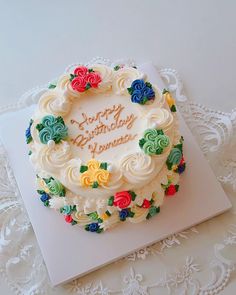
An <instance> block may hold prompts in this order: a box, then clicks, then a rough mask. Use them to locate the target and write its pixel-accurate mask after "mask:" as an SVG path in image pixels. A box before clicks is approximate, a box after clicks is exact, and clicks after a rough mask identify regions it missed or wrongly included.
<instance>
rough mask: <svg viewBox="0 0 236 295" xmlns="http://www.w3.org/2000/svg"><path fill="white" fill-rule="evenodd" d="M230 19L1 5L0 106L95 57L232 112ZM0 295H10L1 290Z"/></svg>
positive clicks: (235, 36)
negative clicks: (164, 79) (170, 79)
mask: <svg viewBox="0 0 236 295" xmlns="http://www.w3.org/2000/svg"><path fill="white" fill-rule="evenodd" d="M235 11H236V1H233V0H231V1H230V0H228V1H214V0H211V1H210V0H205V1H203V0H198V1H189V0H185V1H184V0H179V1H174V0H172V1H170V0H163V1H154V0H153V1H150V0H149V1H144V0H143V1H140V0H139V1H137V0H136V1H135V0H132V1H131V0H122V1H110V0H106V1H104V0H103V1H102V0H101V1H91V0H89V1H88V0H87V1H78V0H73V1H72V0H70V1H65V0H64V1H59V0H57V1H42V0H41V1H37V2H36V1H29V0H22V1H7V0H0V53H1V54H0V106H3V105H7V104H9V103H12V102H15V101H16V100H17V99H18V98H19V96H20V95H21V94H22V93H23V92H25V91H26V90H28V89H29V88H32V87H34V86H37V85H41V84H44V83H46V82H47V81H48V80H50V79H52V78H54V77H55V76H57V75H58V73H60V72H62V71H63V70H64V68H65V66H66V65H68V64H70V63H72V62H75V61H86V60H89V59H91V57H94V56H97V55H99V56H103V57H108V58H111V59H117V58H120V57H132V58H134V59H136V60H137V61H140V62H142V61H147V60H152V61H153V62H154V63H155V64H156V65H158V66H159V67H160V68H163V67H171V68H175V69H177V70H178V72H179V74H180V76H181V77H182V80H183V81H184V85H185V92H186V94H187V95H188V97H190V98H192V99H194V100H195V101H197V102H199V103H204V104H205V105H207V106H209V107H212V108H215V109H219V110H222V111H230V110H231V109H232V108H234V107H235V104H236V103H235V101H236V100H235V98H236V87H235V65H236V58H235V53H236V33H235V27H236V18H235ZM230 289H231V291H232V285H231V287H230ZM1 293H2V294H4V295H5V294H6V295H8V294H11V293H10V291H8V289H7V288H5V287H2V286H1ZM222 294H233V293H227V291H225V292H223V293H222Z"/></svg>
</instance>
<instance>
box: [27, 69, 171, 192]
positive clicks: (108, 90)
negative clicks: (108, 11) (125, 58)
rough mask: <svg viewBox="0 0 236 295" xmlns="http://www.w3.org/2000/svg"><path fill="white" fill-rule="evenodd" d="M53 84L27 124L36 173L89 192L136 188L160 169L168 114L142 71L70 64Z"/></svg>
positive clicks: (168, 131) (168, 144) (166, 147)
mask: <svg viewBox="0 0 236 295" xmlns="http://www.w3.org/2000/svg"><path fill="white" fill-rule="evenodd" d="M54 86H55V87H54ZM54 86H53V88H52V89H49V90H48V91H46V92H45V93H44V94H43V95H42V97H41V98H40V101H39V104H38V106H37V109H36V112H35V114H34V116H33V118H32V122H31V125H32V126H31V136H32V139H33V140H32V143H31V152H32V154H31V161H32V163H33V165H34V167H35V168H36V171H37V173H38V175H40V176H42V177H47V176H48V175H50V176H51V177H54V178H56V179H58V180H59V181H60V182H61V183H62V184H63V185H64V186H65V187H67V188H68V189H69V190H70V191H71V192H73V193H74V194H79V195H81V196H87V195H88V194H90V195H93V196H95V195H99V193H100V192H101V193H102V194H103V195H109V194H111V193H112V192H114V191H117V190H119V189H121V188H122V189H125V190H131V189H133V188H134V187H135V188H139V187H143V186H144V185H145V184H147V183H148V182H150V180H152V179H153V178H154V177H155V176H156V175H157V173H158V172H159V171H160V170H161V169H162V167H163V165H164V164H165V162H166V159H167V157H168V155H169V152H170V149H171V146H172V144H173V142H174V141H175V138H174V118H173V115H172V112H171V110H170V105H169V104H168V103H167V102H166V98H165V97H164V95H163V94H162V93H161V92H160V90H159V89H158V87H157V86H156V85H152V84H151V83H150V82H149V81H148V77H146V75H145V74H144V73H142V72H140V71H139V70H138V69H136V68H134V67H123V68H120V67H119V68H114V69H113V68H110V67H108V66H106V65H99V64H95V65H91V66H90V67H85V66H78V67H76V68H75V69H74V71H73V72H72V73H70V74H64V75H62V76H61V77H60V78H59V80H58V81H57V84H56V85H54ZM95 188H96V190H94V189H95Z"/></svg>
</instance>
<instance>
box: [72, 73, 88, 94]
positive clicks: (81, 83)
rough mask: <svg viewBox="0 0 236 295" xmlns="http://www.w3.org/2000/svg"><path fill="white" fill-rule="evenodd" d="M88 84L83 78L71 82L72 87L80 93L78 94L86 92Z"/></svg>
mask: <svg viewBox="0 0 236 295" xmlns="http://www.w3.org/2000/svg"><path fill="white" fill-rule="evenodd" d="M86 85H87V82H86V80H85V79H84V78H83V77H76V78H74V79H73V80H72V82H71V87H72V88H73V89H74V90H76V91H78V92H84V91H85V90H86Z"/></svg>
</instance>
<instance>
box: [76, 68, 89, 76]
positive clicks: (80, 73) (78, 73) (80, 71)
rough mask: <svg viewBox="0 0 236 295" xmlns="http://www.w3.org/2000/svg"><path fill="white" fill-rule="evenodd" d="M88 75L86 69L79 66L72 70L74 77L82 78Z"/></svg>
mask: <svg viewBox="0 0 236 295" xmlns="http://www.w3.org/2000/svg"><path fill="white" fill-rule="evenodd" d="M87 73H88V68H87V67H84V66H79V67H77V68H76V69H75V70H74V75H75V76H78V77H82V78H84V77H85V76H86V74H87Z"/></svg>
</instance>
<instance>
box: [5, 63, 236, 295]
mask: <svg viewBox="0 0 236 295" xmlns="http://www.w3.org/2000/svg"><path fill="white" fill-rule="evenodd" d="M99 60H100V62H102V63H107V64H110V61H108V60H105V59H99ZM126 63H132V62H130V61H127V62H126ZM68 69H69V68H68ZM160 74H161V76H162V77H163V78H164V79H165V81H166V83H167V85H168V89H169V90H170V91H171V92H172V93H173V95H174V96H175V97H176V100H177V104H178V108H179V110H180V112H181V113H182V115H183V117H184V118H185V120H186V122H187V124H188V126H189V127H190V129H191V130H192V132H193V134H194V136H195V137H196V139H197V141H198V143H199V145H200V146H201V149H202V151H203V152H204V154H205V156H206V158H207V159H208V161H209V162H210V165H211V167H212V169H213V171H214V173H215V175H216V177H217V178H218V180H219V181H220V182H221V184H222V186H223V187H224V190H225V192H226V193H227V195H228V196H229V198H230V200H231V202H232V204H233V208H232V210H230V211H229V212H227V213H224V214H223V215H220V216H218V217H215V218H213V219H211V220H209V221H206V222H204V223H202V224H200V225H198V226H196V227H194V228H191V229H189V230H186V231H184V232H180V233H177V234H175V235H172V236H170V237H169V238H167V239H165V240H163V241H161V242H159V243H157V244H155V245H153V246H150V247H147V248H145V249H142V250H140V251H138V252H135V253H133V254H132V255H130V256H128V257H126V258H124V259H122V260H120V261H118V262H115V263H113V264H111V265H108V266H106V267H104V268H102V269H100V270H98V271H96V272H93V273H91V274H89V275H87V276H85V277H83V278H81V279H77V280H74V281H72V282H70V283H68V284H66V285H63V286H59V287H56V288H52V287H51V286H50V281H49V278H48V274H47V270H46V267H45V265H44V262H43V259H42V255H41V253H40V249H39V247H38V245H37V241H36V238H35V235H34V232H33V229H32V227H31V224H30V221H29V219H28V216H27V213H26V211H25V208H24V205H23V203H22V199H21V196H20V193H19V191H18V188H17V185H16V182H15V179H14V176H13V174H12V171H11V168H10V166H9V163H8V161H7V156H6V153H5V151H4V148H3V147H2V146H1V147H0V225H1V232H0V274H1V275H2V277H3V278H4V279H5V280H6V282H7V284H8V285H9V286H10V287H11V288H12V290H13V291H14V292H15V293H16V294H28V295H33V294H79V295H110V294H124V295H149V294H150V295H151V294H178V295H179V294H180V295H181V294H201V295H203V294H204V295H211V294H218V293H221V294H235V293H236V271H235V266H236V211H235V208H236V198H235V197H236V152H235V151H236V109H235V110H232V112H231V113H224V112H220V111H216V110H210V109H208V108H206V107H204V106H203V105H199V104H196V103H194V102H193V101H191V100H190V99H188V98H187V97H186V96H185V95H184V94H183V85H182V83H181V81H180V79H179V77H178V74H177V72H176V71H175V70H172V69H163V70H160ZM46 87H47V86H44V87H38V88H36V89H33V90H31V91H29V92H27V93H26V94H25V95H23V96H22V98H21V99H20V100H19V102H18V103H17V104H15V105H11V106H9V107H5V108H2V109H0V113H4V112H8V111H12V110H17V109H20V108H24V107H26V106H28V105H31V104H33V103H35V102H37V100H38V98H39V96H40V94H41V93H43V92H44V91H45V89H46ZM199 185H204V186H207V180H206V183H204V184H199ZM206 202H207V200H206ZM203 205H204V204H203ZM179 210H181V208H179ZM95 249H96V245H95ZM64 255H68V259H70V257H69V254H68V253H64ZM58 266H59V267H63V265H60V261H58ZM0 293H1V291H0Z"/></svg>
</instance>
